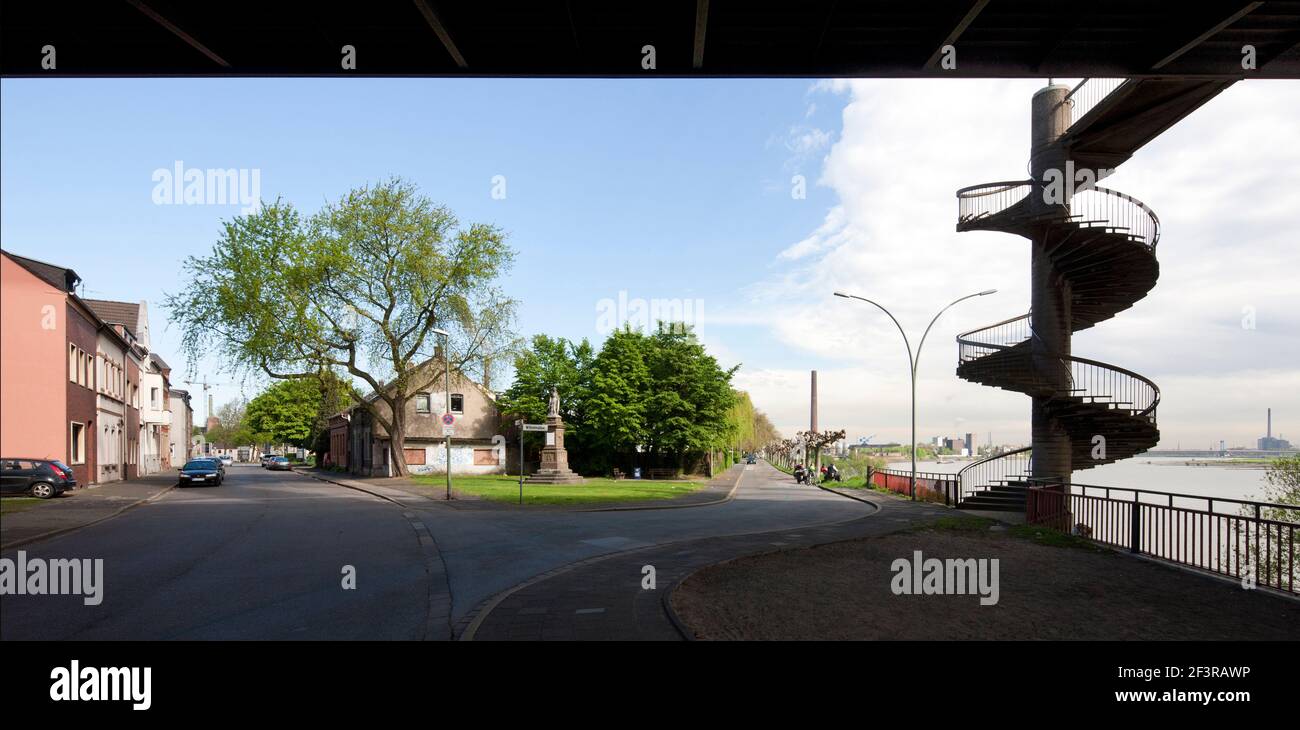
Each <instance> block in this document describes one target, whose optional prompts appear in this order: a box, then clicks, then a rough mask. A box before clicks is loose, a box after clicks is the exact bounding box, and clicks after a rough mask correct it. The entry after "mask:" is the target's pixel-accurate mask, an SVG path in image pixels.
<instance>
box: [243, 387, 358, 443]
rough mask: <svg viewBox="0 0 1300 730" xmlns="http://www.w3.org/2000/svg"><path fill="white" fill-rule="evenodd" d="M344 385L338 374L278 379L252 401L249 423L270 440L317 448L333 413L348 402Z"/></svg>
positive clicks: (255, 430) (249, 406)
mask: <svg viewBox="0 0 1300 730" xmlns="http://www.w3.org/2000/svg"><path fill="white" fill-rule="evenodd" d="M341 385H342V383H341V381H340V380H339V379H338V378H333V379H331V378H328V377H325V378H322V379H320V380H306V379H299V380H282V381H279V382H277V383H275V384H273V385H271V387H269V388H267V389H266V390H264V391H262V393H261V394H259V395H258V396H257V397H256V398H254V399H253V400H252V401H250V402H249V404H248V411H247V423H248V427H249V428H250V429H251V430H252V431H253V432H255V433H261V434H265V435H266V439H265V440H268V441H273V442H276V443H287V444H293V445H294V446H297V447H300V448H314V447H315V443H316V437H317V436H318V435H319V434H320V433H321V432H322V431H324V430H325V429H326V428H327V427H328V419H329V416H330V414H332V413H337V412H338V411H339V410H341V409H342V408H343V407H345V406H346V405H347V396H346V393H345V392H344V389H343V388H342V387H340V386H341ZM331 398H332V400H330V399H331Z"/></svg>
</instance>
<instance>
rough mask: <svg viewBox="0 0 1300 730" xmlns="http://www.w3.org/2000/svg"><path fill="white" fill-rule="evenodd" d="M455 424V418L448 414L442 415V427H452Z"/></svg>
mask: <svg viewBox="0 0 1300 730" xmlns="http://www.w3.org/2000/svg"><path fill="white" fill-rule="evenodd" d="M455 423H456V417H455V416H453V415H451V414H450V413H444V414H442V425H444V426H451V425H454V424H455Z"/></svg>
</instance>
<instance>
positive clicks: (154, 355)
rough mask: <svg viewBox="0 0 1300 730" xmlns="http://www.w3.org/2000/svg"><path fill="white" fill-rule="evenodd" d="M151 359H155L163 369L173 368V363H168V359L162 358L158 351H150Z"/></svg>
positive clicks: (155, 362) (156, 363)
mask: <svg viewBox="0 0 1300 730" xmlns="http://www.w3.org/2000/svg"><path fill="white" fill-rule="evenodd" d="M149 359H150V360H153V362H154V364H155V365H157V366H158V367H159V368H161V369H163V370H171V369H172V366H171V365H168V364H167V361H166V360H164V359H162V358H161V357H158V353H156V352H154V353H150V354H149Z"/></svg>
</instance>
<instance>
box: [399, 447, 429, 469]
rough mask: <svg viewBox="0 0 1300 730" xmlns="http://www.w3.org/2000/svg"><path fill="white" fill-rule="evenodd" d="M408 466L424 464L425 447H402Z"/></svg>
mask: <svg viewBox="0 0 1300 730" xmlns="http://www.w3.org/2000/svg"><path fill="white" fill-rule="evenodd" d="M402 453H403V454H405V455H406V464H407V466H424V449H402Z"/></svg>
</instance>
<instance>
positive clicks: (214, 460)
mask: <svg viewBox="0 0 1300 730" xmlns="http://www.w3.org/2000/svg"><path fill="white" fill-rule="evenodd" d="M200 460H201V461H210V462H212V463H213V464H215V465H216V467H217V471H219V472H221V478H222V479H225V478H226V465H225V464H223V463H221V457H219V456H196V457H194V458H193V459H191V460H190V461H200Z"/></svg>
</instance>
